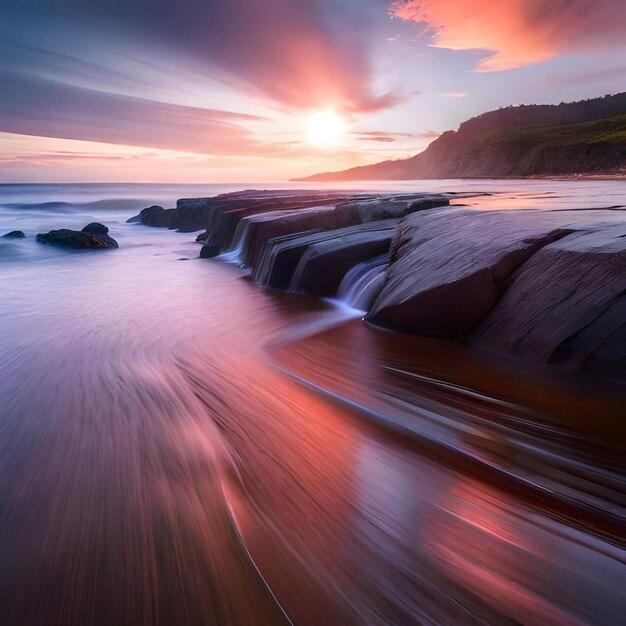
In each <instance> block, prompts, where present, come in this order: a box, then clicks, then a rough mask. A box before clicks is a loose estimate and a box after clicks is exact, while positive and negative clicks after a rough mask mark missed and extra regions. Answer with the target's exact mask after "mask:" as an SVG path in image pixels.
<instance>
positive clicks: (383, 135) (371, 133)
mask: <svg viewBox="0 0 626 626" xmlns="http://www.w3.org/2000/svg"><path fill="white" fill-rule="evenodd" d="M352 134H353V135H354V136H355V137H356V139H357V140H358V141H378V142H381V143H391V142H392V141H397V140H398V139H405V138H410V137H415V135H414V134H413V133H394V132H384V131H380V130H364V131H354V132H353V133H352Z"/></svg>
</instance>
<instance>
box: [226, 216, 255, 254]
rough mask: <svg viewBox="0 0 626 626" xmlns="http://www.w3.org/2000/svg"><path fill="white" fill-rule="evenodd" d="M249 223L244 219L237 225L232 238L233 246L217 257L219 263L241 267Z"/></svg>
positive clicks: (248, 220)
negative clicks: (223, 262)
mask: <svg viewBox="0 0 626 626" xmlns="http://www.w3.org/2000/svg"><path fill="white" fill-rule="evenodd" d="M250 222H251V220H250V219H247V218H245V217H244V218H243V219H242V220H241V221H240V222H239V224H237V229H236V230H235V236H234V237H233V245H232V246H231V248H230V250H228V251H227V252H222V254H220V255H219V259H220V260H221V261H225V262H226V263H234V264H235V265H240V266H241V265H243V258H244V252H245V249H246V242H247V240H248V233H249V232H250Z"/></svg>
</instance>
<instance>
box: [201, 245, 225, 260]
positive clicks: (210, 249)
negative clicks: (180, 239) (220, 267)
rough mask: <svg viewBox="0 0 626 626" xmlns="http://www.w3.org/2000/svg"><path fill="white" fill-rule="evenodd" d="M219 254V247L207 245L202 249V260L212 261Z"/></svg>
mask: <svg viewBox="0 0 626 626" xmlns="http://www.w3.org/2000/svg"><path fill="white" fill-rule="evenodd" d="M219 253H220V249H219V248H218V247H217V246H212V245H211V244H208V243H205V244H204V245H203V246H202V248H200V258H201V259H212V258H213V257H216V256H217V255H218V254H219Z"/></svg>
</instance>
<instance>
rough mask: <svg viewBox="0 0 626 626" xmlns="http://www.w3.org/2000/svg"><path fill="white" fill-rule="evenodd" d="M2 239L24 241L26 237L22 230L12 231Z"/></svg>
mask: <svg viewBox="0 0 626 626" xmlns="http://www.w3.org/2000/svg"><path fill="white" fill-rule="evenodd" d="M2 237H6V238H7V239H23V238H24V237H26V235H25V234H24V233H23V232H22V231H21V230H12V231H11V232H8V233H6V234H4V235H2Z"/></svg>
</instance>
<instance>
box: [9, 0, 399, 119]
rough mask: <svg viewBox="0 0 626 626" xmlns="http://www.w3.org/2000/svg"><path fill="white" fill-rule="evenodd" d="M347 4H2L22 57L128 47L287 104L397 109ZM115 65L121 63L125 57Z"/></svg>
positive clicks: (139, 0) (150, 59)
mask: <svg viewBox="0 0 626 626" xmlns="http://www.w3.org/2000/svg"><path fill="white" fill-rule="evenodd" d="M343 5H344V2H343V0H298V1H297V2H294V1H293V0H262V1H261V0H228V1H219V2H214V1H209V0H180V1H179V2H158V3H157V4H155V3H154V1H153V0H89V2H79V1H77V0H56V1H54V2H50V0H31V1H29V2H28V3H18V2H15V3H4V6H3V8H2V9H0V35H3V34H4V35H5V37H3V39H6V38H7V37H8V38H10V39H11V40H17V41H21V42H22V43H23V47H24V50H25V52H24V54H25V55H27V54H28V47H29V46H31V47H32V46H33V45H38V44H40V42H41V41H45V42H46V46H47V48H48V50H49V51H50V52H51V53H62V52H67V50H69V49H71V50H72V51H73V53H74V55H75V56H85V55H89V54H90V53H92V52H93V51H94V50H95V51H96V54H104V53H106V52H110V53H113V52H115V51H118V50H120V49H121V48H122V47H132V48H133V49H134V50H135V51H136V54H137V57H138V59H139V60H140V61H141V62H144V63H150V64H152V65H153V66H154V67H155V68H158V66H159V64H160V63H166V62H167V61H168V60H169V59H170V58H171V57H176V58H177V61H178V63H179V64H180V67H181V71H185V69H188V68H194V70H198V71H200V72H204V73H205V75H206V76H211V77H219V78H220V79H221V80H223V81H226V82H230V83H231V84H233V85H236V86H237V87H238V88H240V89H244V90H246V89H247V90H248V91H251V92H253V93H255V94H258V95H262V96H264V97H266V98H269V99H270V100H272V101H274V102H275V103H277V104H278V105H280V106H282V107H289V108H295V109H314V108H319V107H321V106H329V105H332V106H333V107H334V108H335V109H337V110H342V111H344V112H365V111H375V110H379V109H383V108H386V107H389V106H392V105H393V104H395V102H396V101H397V98H396V96H395V95H394V94H392V93H373V92H372V90H371V88H370V83H371V78H372V76H371V74H372V68H371V66H370V61H369V43H370V42H369V40H368V37H367V33H368V20H369V19H370V18H369V17H368V15H369V14H368V13H367V12H366V11H365V10H360V9H359V8H357V5H352V6H351V8H350V10H348V9H346V8H344V7H343ZM2 23H4V33H2V32H1V31H2V26H1V24H2ZM81 53H82V54H81ZM128 66H129V67H132V66H133V59H129V63H128ZM44 69H45V68H44ZM119 69H120V71H122V70H124V69H125V68H124V63H123V62H120V67H119ZM39 70H41V68H39ZM104 78H105V77H104V76H103V77H102V79H103V80H104ZM136 78H137V79H138V80H141V78H142V76H141V75H139V73H136ZM124 80H125V81H127V80H128V79H127V78H124Z"/></svg>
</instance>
